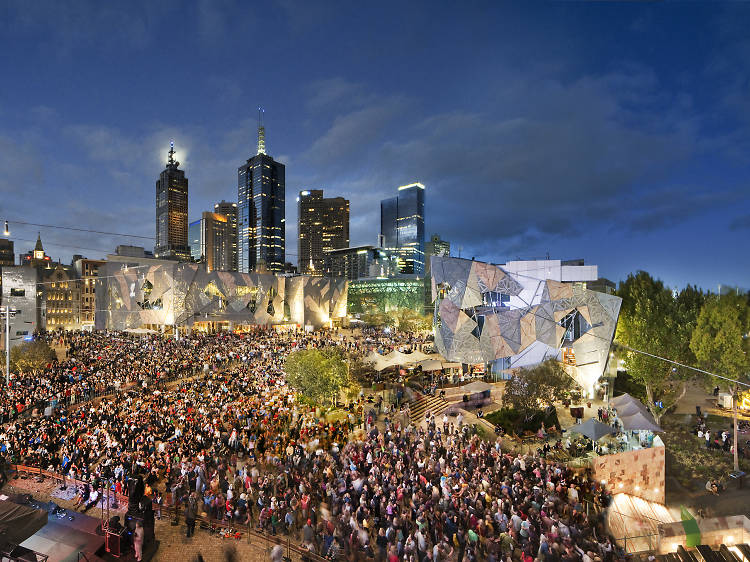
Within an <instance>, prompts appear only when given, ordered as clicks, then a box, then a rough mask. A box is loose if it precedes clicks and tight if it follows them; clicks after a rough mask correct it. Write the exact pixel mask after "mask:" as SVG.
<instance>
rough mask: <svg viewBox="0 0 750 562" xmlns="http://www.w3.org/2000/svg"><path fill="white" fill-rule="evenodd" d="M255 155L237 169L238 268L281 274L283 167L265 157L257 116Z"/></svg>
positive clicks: (262, 129)
mask: <svg viewBox="0 0 750 562" xmlns="http://www.w3.org/2000/svg"><path fill="white" fill-rule="evenodd" d="M258 116H259V119H258V153H257V154H256V155H255V156H253V157H251V158H249V159H248V160H247V162H246V163H245V164H243V165H242V166H240V167H239V168H238V169H237V269H238V270H239V271H240V272H242V273H249V272H251V271H264V270H268V271H282V270H283V269H284V261H285V234H284V229H285V222H286V218H285V206H284V203H285V171H286V169H285V167H284V164H282V163H280V162H276V161H275V160H274V159H273V158H272V157H270V156H269V155H268V154H266V141H265V128H264V127H263V122H262V119H261V116H262V110H259V113H258Z"/></svg>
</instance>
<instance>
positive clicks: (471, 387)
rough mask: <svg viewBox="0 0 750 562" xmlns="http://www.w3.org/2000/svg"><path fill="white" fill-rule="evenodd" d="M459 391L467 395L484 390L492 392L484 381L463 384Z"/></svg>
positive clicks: (490, 387)
mask: <svg viewBox="0 0 750 562" xmlns="http://www.w3.org/2000/svg"><path fill="white" fill-rule="evenodd" d="M461 390H462V391H463V392H464V393H467V394H473V393H475V392H484V391H485V390H492V385H491V384H488V383H486V382H484V381H474V382H470V383H469V384H465V385H463V386H462V387H461Z"/></svg>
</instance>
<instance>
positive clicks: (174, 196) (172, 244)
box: [154, 141, 190, 261]
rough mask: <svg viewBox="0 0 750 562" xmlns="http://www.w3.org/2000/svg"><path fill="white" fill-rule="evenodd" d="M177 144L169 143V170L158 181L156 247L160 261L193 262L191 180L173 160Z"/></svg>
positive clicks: (163, 172)
mask: <svg viewBox="0 0 750 562" xmlns="http://www.w3.org/2000/svg"><path fill="white" fill-rule="evenodd" d="M174 155H175V150H174V141H171V142H170V143H169V159H168V160H167V167H166V168H164V170H163V171H162V172H161V174H159V179H158V180H156V246H155V247H154V256H155V257H157V258H161V259H171V260H180V261H183V260H184V261H189V260H190V246H189V244H188V179H187V178H186V177H185V172H184V171H183V170H178V169H177V167H178V166H179V165H180V163H179V162H177V161H176V160H175V159H174Z"/></svg>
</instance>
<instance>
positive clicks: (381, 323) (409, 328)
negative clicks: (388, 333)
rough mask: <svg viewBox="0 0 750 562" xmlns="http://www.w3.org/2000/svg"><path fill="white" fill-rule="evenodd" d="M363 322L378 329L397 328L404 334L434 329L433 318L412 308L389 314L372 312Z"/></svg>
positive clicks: (364, 316) (364, 317) (393, 311)
mask: <svg viewBox="0 0 750 562" xmlns="http://www.w3.org/2000/svg"><path fill="white" fill-rule="evenodd" d="M362 321H363V322H364V323H365V324H368V325H370V326H375V327H378V328H385V327H387V328H395V329H397V330H401V331H403V332H418V331H421V330H429V329H430V328H431V327H432V317H431V316H429V315H426V314H420V313H419V312H417V311H415V310H413V309H411V308H397V309H392V310H389V311H388V312H381V311H376V310H371V311H369V312H368V313H367V314H364V315H363V316H362Z"/></svg>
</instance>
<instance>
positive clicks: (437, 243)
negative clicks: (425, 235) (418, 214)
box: [424, 234, 451, 275]
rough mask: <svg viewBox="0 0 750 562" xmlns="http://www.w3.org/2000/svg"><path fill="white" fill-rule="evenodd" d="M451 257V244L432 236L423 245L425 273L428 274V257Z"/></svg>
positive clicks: (434, 235)
mask: <svg viewBox="0 0 750 562" xmlns="http://www.w3.org/2000/svg"><path fill="white" fill-rule="evenodd" d="M450 255H451V243H450V242H446V241H445V240H441V239H440V236H439V235H437V234H433V235H432V236H430V241H429V242H427V244H425V247H424V263H425V267H424V270H425V273H426V274H427V275H429V274H430V256H450Z"/></svg>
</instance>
